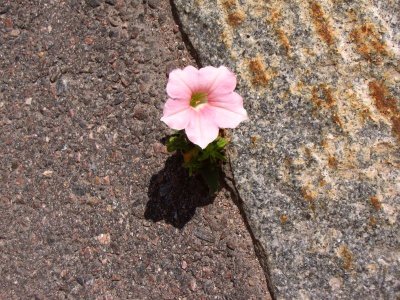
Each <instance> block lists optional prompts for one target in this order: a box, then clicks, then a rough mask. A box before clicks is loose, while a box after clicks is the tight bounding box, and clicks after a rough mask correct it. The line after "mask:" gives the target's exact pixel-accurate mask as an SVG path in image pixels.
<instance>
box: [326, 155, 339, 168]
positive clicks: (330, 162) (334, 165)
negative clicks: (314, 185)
mask: <svg viewBox="0 0 400 300" xmlns="http://www.w3.org/2000/svg"><path fill="white" fill-rule="evenodd" d="M328 166H329V167H330V168H332V169H336V168H337V166H338V161H337V159H336V158H335V157H334V156H329V158H328Z"/></svg>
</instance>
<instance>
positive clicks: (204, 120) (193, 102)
mask: <svg viewBox="0 0 400 300" xmlns="http://www.w3.org/2000/svg"><path fill="white" fill-rule="evenodd" d="M235 87H236V76H235V74H233V73H232V72H231V71H229V70H228V69H227V68H226V67H224V66H221V67H219V68H214V67H205V68H201V69H200V70H198V69H196V68H194V67H192V66H188V67H186V68H184V69H183V70H181V69H176V70H173V71H172V72H171V73H170V74H169V80H168V84H167V94H168V96H169V97H170V98H169V99H168V100H167V102H166V103H165V106H164V112H163V117H162V118H161V121H163V122H164V123H166V124H167V125H168V126H169V127H171V128H172V129H176V130H182V129H185V132H186V136H187V137H188V139H189V140H190V141H191V142H192V143H194V144H196V145H199V146H200V147H201V148H202V149H204V148H206V147H207V145H208V144H209V143H211V142H212V141H214V140H215V139H216V138H217V136H218V133H219V128H235V127H237V126H238V125H239V123H240V122H242V121H244V120H247V119H248V117H247V112H246V110H245V109H244V108H243V99H242V97H241V96H240V95H239V94H237V93H235V92H234V91H233V90H234V89H235Z"/></svg>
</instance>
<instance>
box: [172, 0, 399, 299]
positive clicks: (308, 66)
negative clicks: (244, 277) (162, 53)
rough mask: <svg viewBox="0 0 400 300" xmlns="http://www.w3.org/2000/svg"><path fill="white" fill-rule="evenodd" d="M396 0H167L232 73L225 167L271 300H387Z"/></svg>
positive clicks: (208, 60) (395, 204) (202, 50)
mask: <svg viewBox="0 0 400 300" xmlns="http://www.w3.org/2000/svg"><path fill="white" fill-rule="evenodd" d="M396 2H397V1H391V0H385V1H372V0H370V1H333V0H332V1H328V0H324V1H301V0H293V1H281V0H276V1H254V0H253V1H238V0H175V5H176V8H177V10H178V13H179V15H180V18H181V22H182V25H183V29H184V31H186V33H187V34H188V36H189V39H190V40H191V42H192V43H193V45H194V48H195V49H196V50H197V52H198V54H199V58H200V60H201V62H202V64H204V65H208V64H211V65H216V66H217V65H221V64H224V65H227V66H229V67H230V68H232V69H233V70H235V72H236V73H237V74H238V82H239V92H240V93H241V94H242V95H243V96H244V98H245V106H246V108H247V109H248V111H249V115H250V118H251V120H250V122H248V123H247V124H245V125H243V126H241V127H240V128H238V129H236V130H235V131H234V132H233V133H232V135H233V144H234V149H233V151H232V152H233V153H232V164H233V172H234V175H235V179H236V181H237V187H238V191H239V193H240V196H241V197H242V199H243V201H244V209H245V213H246V215H247V217H248V221H249V223H250V226H251V228H252V230H253V233H254V235H255V238H256V239H257V240H258V241H259V246H260V247H259V248H260V255H262V256H263V263H264V267H265V271H266V273H267V275H268V276H269V282H270V285H271V290H272V292H273V294H274V295H275V297H276V298H278V299H299V298H300V299H301V298H303V299H334V298H336V299H337V298H341V299H398V297H400V282H399V278H400V241H399V240H400V239H399V232H400V227H399V202H400V74H399V72H400V66H399V59H400V49H399V44H400V23H399V16H400V6H399V5H398V4H397V3H396Z"/></svg>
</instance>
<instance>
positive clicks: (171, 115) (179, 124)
mask: <svg viewBox="0 0 400 300" xmlns="http://www.w3.org/2000/svg"><path fill="white" fill-rule="evenodd" d="M191 116H192V109H191V107H190V105H189V102H188V101H184V100H173V99H168V100H167V102H166V103H165V105H164V111H163V117H162V118H161V121H163V122H164V123H165V124H167V125H168V126H169V127H171V128H172V129H175V130H182V129H184V128H185V127H186V126H187V125H188V124H189V121H190V119H191Z"/></svg>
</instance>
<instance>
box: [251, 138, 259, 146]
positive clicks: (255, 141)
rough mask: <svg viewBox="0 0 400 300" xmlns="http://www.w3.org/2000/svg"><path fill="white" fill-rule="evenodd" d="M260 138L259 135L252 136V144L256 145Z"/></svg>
mask: <svg viewBox="0 0 400 300" xmlns="http://www.w3.org/2000/svg"><path fill="white" fill-rule="evenodd" d="M259 139H260V138H259V137H258V136H252V137H250V141H251V144H252V145H256V144H257V142H258V140H259Z"/></svg>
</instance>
